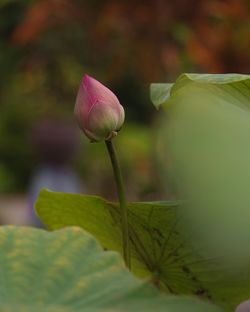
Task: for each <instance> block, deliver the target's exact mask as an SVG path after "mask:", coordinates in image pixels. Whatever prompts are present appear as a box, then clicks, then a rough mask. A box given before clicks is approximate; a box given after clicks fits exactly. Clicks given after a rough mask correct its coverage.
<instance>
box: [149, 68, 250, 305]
mask: <svg viewBox="0 0 250 312" xmlns="http://www.w3.org/2000/svg"><path fill="white" fill-rule="evenodd" d="M163 86H164V84H161V85H155V84H154V85H152V87H151V90H152V93H151V95H152V99H153V102H154V103H155V105H159V102H160V103H161V104H162V105H163V107H164V108H165V111H166V118H165V122H164V123H163V124H162V127H161V133H160V134H159V137H160V139H159V140H160V142H161V149H159V153H160V155H159V159H161V161H162V172H166V171H168V172H169V174H170V176H172V177H174V178H175V184H176V188H177V190H178V192H179V196H180V198H182V199H185V204H184V205H183V210H182V217H185V220H186V227H187V231H189V234H188V235H187V236H188V237H189V238H190V239H192V241H193V244H195V245H196V246H203V247H204V246H205V247H206V250H205V251H206V253H207V254H208V255H212V256H222V257H224V258H225V257H226V258H227V263H230V266H231V269H233V270H234V274H236V275H238V279H239V281H238V285H237V287H236V292H238V294H239V295H240V294H243V293H245V299H249V293H250V283H249V282H247V281H248V280H249V281H250V273H249V271H250V265H249V263H250V261H249V260H250V248H249V247H248V246H249V241H250V209H249V207H250V167H249V160H250V75H239V74H225V75H209V74H206V75H198V74H184V75H181V76H180V77H179V78H178V79H177V81H176V82H175V84H173V86H172V88H171V90H170V91H169V90H166V88H167V86H168V84H166V88H165V89H164V88H163ZM155 88H157V89H156V90H155V92H153V91H154V89H155ZM159 89H161V90H162V92H160V91H159ZM156 91H157V92H156ZM164 92H165V97H164V94H163V93H164ZM157 94H160V96H157ZM165 98H166V100H165ZM166 155H168V161H167V160H166ZM164 159H165V161H164ZM170 164H171V166H170ZM163 178H166V177H163ZM240 280H241V282H240ZM231 282H232V283H233V279H232V281H231ZM225 293H226V291H225ZM247 293H248V294H247ZM247 297H248V298H247Z"/></svg>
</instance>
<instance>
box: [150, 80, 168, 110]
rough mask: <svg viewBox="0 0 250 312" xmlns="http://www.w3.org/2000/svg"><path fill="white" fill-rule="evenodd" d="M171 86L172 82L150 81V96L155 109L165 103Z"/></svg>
mask: <svg viewBox="0 0 250 312" xmlns="http://www.w3.org/2000/svg"><path fill="white" fill-rule="evenodd" d="M172 86H173V84H172V83H152V84H151V85H150V97H151V100H152V102H153V104H154V106H155V107H156V108H157V109H159V108H160V106H161V105H163V104H164V103H166V101H167V99H168V98H169V96H170V92H171V88H172Z"/></svg>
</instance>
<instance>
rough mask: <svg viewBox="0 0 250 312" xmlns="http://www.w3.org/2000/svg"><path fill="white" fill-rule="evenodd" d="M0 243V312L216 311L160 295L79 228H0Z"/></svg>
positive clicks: (216, 311) (206, 305)
mask: <svg viewBox="0 0 250 312" xmlns="http://www.w3.org/2000/svg"><path fill="white" fill-rule="evenodd" d="M0 242H1V243H0V245H1V249H0V263H1V268H2V270H3V271H2V274H1V278H0V309H1V311H2V312H17V311H18V312H22V311H25V312H29V311H30V312H34V311H36V312H39V311H40V312H42V311H45V310H46V311H48V312H59V311H60V312H76V311H79V312H80V311H86V312H87V311H89V312H90V311H91V312H94V311H111V310H112V311H138V310H141V311H153V310H154V309H157V310H159V311H169V312H179V311H183V310H184V309H185V311H186V312H188V311H190V312H205V311H207V312H210V311H211V312H219V309H217V308H216V307H213V306H211V305H208V304H206V303H202V302H201V301H198V300H196V299H192V298H190V299H189V298H181V297H174V296H169V297H167V296H163V295H162V294H159V292H158V291H157V290H156V289H155V288H153V287H151V286H150V285H148V284H147V283H145V282H142V281H139V280H138V279H136V278H134V277H133V276H132V275H131V274H130V273H129V272H128V271H127V270H126V269H125V267H124V265H123V263H122V261H121V259H120V257H119V256H118V254H116V253H114V252H104V251H103V250H102V249H101V247H100V245H98V244H97V242H96V240H95V239H94V238H93V237H92V236H90V235H89V234H87V233H86V232H84V231H82V230H81V229H80V228H76V227H75V228H67V229H64V230H60V231H56V232H53V233H48V232H46V231H43V230H37V229H32V228H23V227H14V226H5V227H1V228H0Z"/></svg>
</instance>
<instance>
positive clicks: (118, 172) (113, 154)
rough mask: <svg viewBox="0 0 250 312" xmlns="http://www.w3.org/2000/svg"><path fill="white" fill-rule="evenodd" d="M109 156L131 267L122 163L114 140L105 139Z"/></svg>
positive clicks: (126, 252) (125, 251) (124, 250)
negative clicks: (119, 160)
mask: <svg viewBox="0 0 250 312" xmlns="http://www.w3.org/2000/svg"><path fill="white" fill-rule="evenodd" d="M105 143H106V146H107V149H108V152H109V157H110V160H111V163H112V167H113V171H114V176H115V182H116V188H117V193H118V197H119V202H120V210H121V225H122V245H123V257H124V261H125V264H126V265H127V267H128V268H129V269H130V267H131V263H130V249H129V225H128V212H127V204H126V198H125V191H124V185H123V179H122V174H121V169H120V165H119V162H118V158H117V155H116V151H115V148H114V146H113V144H112V141H105Z"/></svg>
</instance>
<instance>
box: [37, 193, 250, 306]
mask: <svg viewBox="0 0 250 312" xmlns="http://www.w3.org/2000/svg"><path fill="white" fill-rule="evenodd" d="M180 203H181V202H176V201H170V202H149V203H130V204H129V205H128V208H129V223H130V241H131V252H132V272H134V273H135V274H136V275H137V276H139V277H150V279H151V281H152V282H153V283H155V284H157V285H158V286H159V287H160V288H162V289H164V290H165V291H166V292H168V293H174V294H189V295H190V294H192V295H198V296H201V297H203V298H208V299H210V300H212V301H213V302H216V303H218V304H220V305H221V306H222V307H224V308H226V309H227V310H226V311H232V308H233V307H235V306H236V305H237V304H238V303H239V302H241V301H242V300H244V299H245V298H247V297H248V295H249V289H250V282H249V281H248V280H247V281H246V280H245V281H244V283H243V282H242V280H241V279H240V278H237V277H232V276H231V275H230V276H228V274H227V273H228V272H224V271H225V269H226V266H222V265H221V263H219V262H218V261H217V259H206V258H204V257H203V256H201V255H199V254H198V253H197V252H196V251H194V250H193V249H191V248H190V247H187V246H186V244H185V241H184V239H183V237H182V236H181V235H180V232H179V230H178V225H179V214H178V210H179V207H178V205H179V204H180ZM36 211H37V213H38V215H39V217H40V218H41V220H42V222H43V223H44V224H45V225H46V226H48V228H49V229H50V230H56V229H60V228H63V227H65V226H70V225H77V226H80V227H82V228H84V229H85V230H87V231H88V232H90V233H91V234H93V235H94V236H95V237H96V238H97V239H98V240H99V241H100V243H101V244H102V246H103V247H104V248H106V249H111V250H116V251H119V252H120V253H121V232H120V213H119V208H118V206H117V205H116V204H114V203H111V202H108V201H105V200H103V199H102V198H100V197H96V196H83V195H73V194H63V193H53V192H50V191H47V190H43V191H42V192H41V193H40V196H39V199H38V201H37V203H36Z"/></svg>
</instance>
